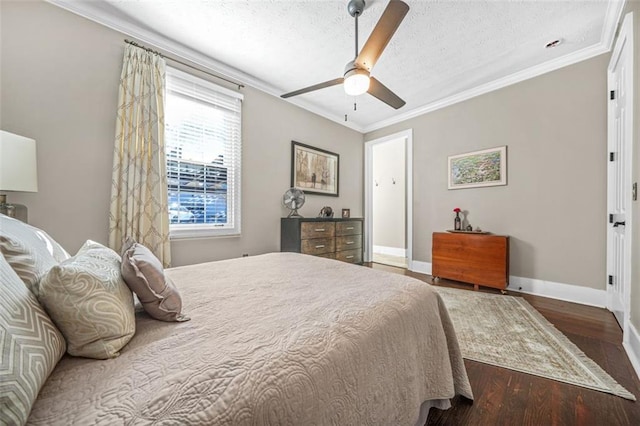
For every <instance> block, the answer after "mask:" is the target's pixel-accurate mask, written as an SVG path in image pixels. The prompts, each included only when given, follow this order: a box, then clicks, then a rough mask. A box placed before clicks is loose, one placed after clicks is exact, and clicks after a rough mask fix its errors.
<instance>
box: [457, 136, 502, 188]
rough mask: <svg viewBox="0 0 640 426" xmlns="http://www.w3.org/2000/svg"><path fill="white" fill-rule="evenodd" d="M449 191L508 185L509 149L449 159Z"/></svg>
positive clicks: (496, 149)
mask: <svg viewBox="0 0 640 426" xmlns="http://www.w3.org/2000/svg"><path fill="white" fill-rule="evenodd" d="M448 169H449V189H463V188H477V187H482V186H497V185H506V184H507V147H506V146H499V147H497V148H490V149H483V150H482V151H474V152H467V153H465V154H458V155H452V156H450V157H449V167H448Z"/></svg>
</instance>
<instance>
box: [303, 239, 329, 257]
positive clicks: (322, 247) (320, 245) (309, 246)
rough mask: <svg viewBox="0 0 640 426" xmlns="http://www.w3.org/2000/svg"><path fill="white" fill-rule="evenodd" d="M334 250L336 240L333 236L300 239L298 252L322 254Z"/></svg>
mask: <svg viewBox="0 0 640 426" xmlns="http://www.w3.org/2000/svg"><path fill="white" fill-rule="evenodd" d="M334 251H336V241H335V239H334V238H314V239H312V240H302V241H301V247H300V252H301V253H302V254H323V253H333V252H334Z"/></svg>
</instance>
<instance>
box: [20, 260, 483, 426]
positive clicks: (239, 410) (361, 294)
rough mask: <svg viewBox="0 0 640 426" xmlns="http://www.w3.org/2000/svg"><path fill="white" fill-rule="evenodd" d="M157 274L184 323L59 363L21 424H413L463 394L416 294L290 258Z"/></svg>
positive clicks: (432, 315) (369, 274)
mask: <svg viewBox="0 0 640 426" xmlns="http://www.w3.org/2000/svg"><path fill="white" fill-rule="evenodd" d="M168 274H169V275H170V276H171V278H172V279H173V280H174V282H175V283H176V285H177V287H178V288H179V289H180V292H181V294H182V297H183V301H184V311H185V313H186V314H188V315H189V316H191V318H192V319H191V321H188V322H184V323H165V322H161V321H156V320H153V319H151V318H150V317H148V316H147V315H146V314H145V313H143V312H139V313H138V314H137V330H136V335H135V336H134V338H133V339H132V340H131V342H130V343H129V344H128V345H127V346H126V347H125V348H124V349H123V350H122V353H121V355H120V356H119V357H118V358H115V359H111V360H104V361H100V360H90V359H82V358H73V357H69V356H65V357H64V358H63V360H62V361H61V362H60V364H59V365H58V366H57V367H56V369H55V371H54V372H53V374H52V375H51V377H50V378H49V380H48V381H47V383H46V384H45V386H44V388H43V389H42V391H41V393H40V396H39V398H38V401H37V402H36V404H35V406H34V408H33V411H32V413H31V417H30V418H29V424H41V425H42V424H46V425H52V424H65V425H67V424H81V425H89V424H104V425H116V424H133V423H135V424H151V423H153V424H163V425H173V424H189V425H218V424H229V425H245V424H246V425H251V424H253V425H313V424H318V425H328V424H336V425H366V424H371V425H413V424H414V423H415V422H416V421H417V420H418V414H419V408H420V405H421V403H422V402H423V401H426V400H434V399H435V400H442V399H447V398H451V397H453V396H454V394H462V395H465V396H467V397H469V398H471V397H472V394H471V387H470V385H469V382H468V379H467V375H466V371H465V369H464V364H463V361H462V357H461V354H460V351H459V349H458V344H457V341H456V339H455V334H454V331H453V327H452V324H451V322H450V320H449V317H448V314H447V311H446V309H445V307H444V305H443V303H442V300H441V299H440V296H439V295H438V294H437V293H436V292H435V291H433V290H432V289H431V287H430V286H429V285H428V284H425V283H422V282H420V281H417V280H413V279H411V278H407V277H404V276H401V275H397V274H390V273H385V272H381V271H376V270H372V269H369V268H364V267H360V266H354V265H349V264H346V263H341V262H337V261H333V260H327V259H321V258H317V257H311V256H305V255H300V254H294V253H273V254H267V255H262V256H255V257H248V258H242V259H234V260H228V261H221V262H212V263H206V264H201V265H194V266H186V267H180V268H173V269H171V270H169V271H168Z"/></svg>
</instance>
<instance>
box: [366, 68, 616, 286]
mask: <svg viewBox="0 0 640 426" xmlns="http://www.w3.org/2000/svg"><path fill="white" fill-rule="evenodd" d="M608 59H609V55H601V56H598V57H596V58H593V59H590V60H587V61H583V62H581V63H578V64H576V65H572V66H570V67H566V68H563V69H560V70H557V71H554V72H551V73H548V74H545V75H542V76H540V77H537V78H533V79H530V80H527V81H524V82H521V83H518V84H515V85H512V86H508V87H505V88H503V89H500V90H497V91H494V92H491V93H488V94H485V95H482V96H478V97H476V98H473V99H470V100H468V101H465V102H461V103H458V104H455V105H452V106H450V107H447V108H444V109H441V110H438V111H435V112H432V113H428V114H425V115H422V116H419V117H416V118H414V119H411V120H407V121H405V122H402V123H399V124H396V125H393V126H390V127H387V128H384V129H381V130H378V131H375V132H371V133H368V134H366V135H365V140H373V139H376V138H380V137H383V136H385V135H389V134H392V133H396V132H399V131H402V130H405V129H409V128H412V129H413V140H414V153H413V170H414V194H413V196H414V206H413V217H414V228H413V257H414V259H415V260H419V261H424V262H431V234H432V232H434V231H442V230H445V229H450V228H451V227H452V226H453V218H454V213H453V212H452V210H453V208H454V207H460V208H461V209H463V210H468V211H469V215H468V220H469V222H470V223H471V225H473V226H474V227H476V226H479V227H480V228H482V229H483V230H486V231H491V232H493V233H495V234H505V235H510V236H511V240H510V241H511V263H510V265H511V271H510V273H511V275H515V276H520V277H528V278H536V279H542V280H548V281H554V282H560V283H566V284H573V285H579V286H585V287H591V288H596V289H604V288H605V286H604V279H605V278H604V277H605V263H606V262H605V260H606V257H605V247H606V243H605V242H606V233H605V226H604V220H605V217H606V216H605V215H606V162H605V160H604V159H605V155H606V145H607V131H606V129H607V127H606V126H607V122H606V119H607V109H606V108H607V104H606V96H604V94H606V90H607V83H606V67H607V62H608ZM501 145H507V146H508V153H507V158H508V166H507V167H508V185H507V186H496V187H488V188H472V189H459V190H447V156H449V155H454V154H461V153H464V152H469V151H474V150H479V149H484V148H491V147H497V146H501Z"/></svg>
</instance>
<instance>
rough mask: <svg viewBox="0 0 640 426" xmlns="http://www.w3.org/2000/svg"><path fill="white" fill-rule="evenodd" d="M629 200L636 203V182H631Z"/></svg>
mask: <svg viewBox="0 0 640 426" xmlns="http://www.w3.org/2000/svg"><path fill="white" fill-rule="evenodd" d="M631 199H632V200H633V201H638V182H633V186H632V187H631Z"/></svg>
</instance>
